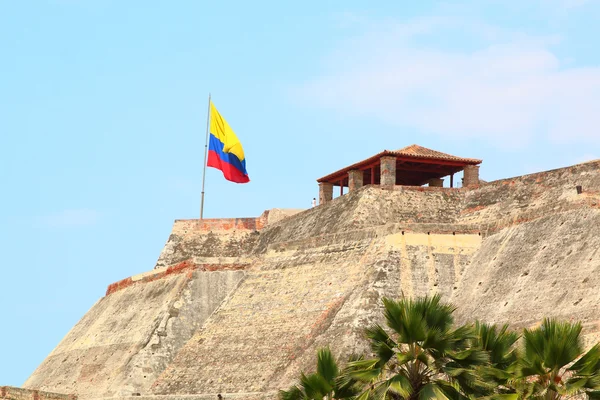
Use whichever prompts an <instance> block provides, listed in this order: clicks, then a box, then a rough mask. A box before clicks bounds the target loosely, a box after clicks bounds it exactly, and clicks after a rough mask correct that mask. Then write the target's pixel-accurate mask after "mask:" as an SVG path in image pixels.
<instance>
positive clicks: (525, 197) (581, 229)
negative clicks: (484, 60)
mask: <svg viewBox="0 0 600 400" xmlns="http://www.w3.org/2000/svg"><path fill="white" fill-rule="evenodd" d="M577 185H581V186H582V189H583V191H582V193H581V194H577V191H576V189H575V187H576V186H577ZM267 220H268V218H267V217H266V216H262V217H260V218H257V219H235V220H218V221H217V220H215V221H212V222H208V223H205V224H198V223H197V221H196V222H194V221H178V222H176V223H175V225H174V227H173V233H172V235H171V237H170V238H169V240H168V242H167V244H166V246H165V249H164V250H163V252H162V253H161V255H160V257H159V261H158V262H157V269H156V270H154V271H153V272H152V273H149V274H142V275H140V276H137V277H132V278H130V279H126V280H124V281H122V282H119V283H117V284H115V285H111V288H112V289H109V293H110V294H109V295H107V297H105V298H103V299H102V300H100V301H99V303H98V304H97V305H95V306H94V307H93V308H92V310H90V312H89V313H88V314H87V315H86V316H85V317H84V318H83V319H82V321H81V322H80V323H79V324H78V325H77V326H76V327H75V328H74V329H73V330H72V331H71V332H70V333H69V335H67V337H66V338H65V339H64V340H63V342H61V344H60V345H59V346H58V347H57V349H56V350H55V351H54V352H53V353H52V354H51V355H50V356H49V357H48V359H47V360H46V361H45V362H44V363H43V364H42V365H41V366H40V367H39V368H38V370H36V372H35V373H34V374H33V375H32V376H31V377H30V379H29V380H28V381H27V383H26V387H29V388H42V389H45V390H53V391H58V392H62V393H78V394H79V395H80V397H87V398H91V397H102V396H105V397H107V396H108V397H110V396H113V397H114V396H127V395H130V394H132V393H140V394H141V395H142V397H144V398H147V399H149V398H150V397H152V396H156V397H153V398H155V399H162V398H165V399H167V398H169V399H179V398H182V399H183V398H186V399H208V398H213V399H214V398H216V394H218V393H222V394H223V395H224V396H225V398H227V397H232V398H243V399H263V398H274V397H275V396H276V390H277V389H279V388H282V387H286V386H288V385H289V384H290V383H291V382H292V381H293V380H294V379H295V378H296V377H297V375H298V373H299V371H300V370H309V369H311V368H312V367H313V365H314V357H315V351H316V349H317V348H319V347H321V346H325V345H330V346H331V347H332V350H333V351H334V353H335V354H336V355H338V356H339V357H340V358H342V359H343V358H344V357H346V356H347V355H348V354H350V353H352V352H363V351H368V349H367V346H366V342H365V340H364V338H363V336H362V330H363V328H364V327H365V326H367V325H369V324H371V323H373V322H375V321H378V320H379V319H380V318H381V313H380V311H381V298H382V297H383V296H392V297H397V296H400V295H402V294H403V295H406V296H420V295H424V294H432V293H440V294H442V295H443V297H444V298H445V299H447V300H451V301H453V302H454V303H455V304H456V305H458V310H457V317H458V319H459V320H460V321H470V320H473V319H475V318H478V319H484V320H486V321H490V322H509V323H511V324H512V325H513V326H515V327H522V326H531V325H534V324H537V323H538V322H539V321H540V319H541V318H542V317H544V316H556V317H561V318H568V319H580V320H582V321H583V322H584V324H585V330H584V332H585V334H586V335H587V338H588V340H592V339H594V340H596V339H597V338H598V334H599V333H600V325H599V323H598V322H599V321H598V317H597V315H600V314H599V311H600V310H599V308H600V297H599V296H600V295H599V294H598V292H597V290H596V288H597V287H598V285H600V278H598V271H599V270H600V239H599V238H600V161H596V162H590V163H586V164H581V165H576V166H573V167H569V168H563V169H559V170H554V171H548V172H544V173H539V174H532V175H527V176H524V177H517V178H511V179H505V180H501V181H496V182H490V183H486V184H485V185H479V186H476V187H472V188H462V189H450V188H441V187H416V188H415V187H402V186H393V187H389V188H388V190H382V189H381V187H379V186H374V185H368V186H364V187H362V188H358V189H356V190H353V191H351V192H350V193H348V194H347V195H345V196H341V197H339V198H336V199H334V200H333V201H331V202H328V203H326V204H322V205H321V206H319V207H315V208H312V209H309V210H306V211H303V212H300V213H298V214H295V215H291V216H287V218H285V219H281V220H276V219H275V218H273V220H272V221H268V223H265V221H267ZM167 266H168V268H167ZM215 270H216V271H215ZM210 271H215V272H210ZM202 299H203V300H202ZM176 304H177V305H179V306H177V307H175V305H176ZM174 308H178V309H179V311H176V312H174V311H173V310H174ZM165 320H166V321H167V322H166V324H165V323H163V321H165ZM161 326H162V327H164V326H166V336H164V335H163V334H162V333H161V332H165V330H164V329H162V328H161ZM169 327H170V328H169ZM161 329H162V330H161ZM169 329H170V330H169ZM159 333H160V334H159ZM157 340H158V342H156V341H157ZM169 341H170V342H169ZM155 343H160V346H161V347H160V349H161V350H160V352H159V351H158V350H157V351H153V350H155V349H154V348H153V345H154V344H155ZM144 374H145V375H144ZM144 376H145V378H144ZM134 397H135V398H138V399H139V398H140V397H136V396H134Z"/></svg>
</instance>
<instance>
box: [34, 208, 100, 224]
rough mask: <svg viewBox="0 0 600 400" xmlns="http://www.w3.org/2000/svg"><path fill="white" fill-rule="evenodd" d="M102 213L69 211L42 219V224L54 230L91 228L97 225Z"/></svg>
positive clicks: (81, 210) (84, 210)
mask: <svg viewBox="0 0 600 400" xmlns="http://www.w3.org/2000/svg"><path fill="white" fill-rule="evenodd" d="M99 219H100V213H99V212H98V211H96V210H91V209H87V208H79V209H68V210H63V211H59V212H56V213H53V214H49V215H45V216H43V217H41V218H40V222H41V223H42V224H43V225H45V226H49V227H52V228H63V227H78V226H89V225H94V224H96V223H97V222H98V221H99Z"/></svg>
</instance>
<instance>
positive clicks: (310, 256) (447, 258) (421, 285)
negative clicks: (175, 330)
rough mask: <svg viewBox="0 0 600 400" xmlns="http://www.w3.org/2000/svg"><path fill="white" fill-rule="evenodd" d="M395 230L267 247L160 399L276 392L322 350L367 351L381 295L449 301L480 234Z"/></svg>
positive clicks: (183, 356)
mask: <svg viewBox="0 0 600 400" xmlns="http://www.w3.org/2000/svg"><path fill="white" fill-rule="evenodd" d="M305 213H308V212H305ZM288 224H290V225H292V226H297V225H296V224H297V222H294V221H293V218H291V219H289V220H287V221H286V222H285V223H282V224H281V225H280V226H279V228H280V229H281V230H284V231H285V230H288V229H292V228H291V227H290V226H287V225H288ZM269 229H270V228H269ZM388 229H390V228H389V227H387V226H383V227H379V226H377V227H373V228H371V229H363V230H357V231H353V232H348V233H346V234H341V233H338V234H336V235H331V236H328V240H326V241H323V242H321V243H320V244H318V245H315V244H314V243H310V244H309V243H303V242H288V243H283V244H281V245H274V246H273V247H269V248H268V250H265V254H264V255H263V256H262V257H261V258H260V261H259V262H258V263H257V264H256V265H255V266H254V267H252V268H250V269H248V270H247V271H246V273H247V276H246V279H245V280H244V281H243V282H242V283H241V284H240V286H239V287H238V289H237V290H236V291H235V292H234V293H232V295H231V296H230V297H229V298H228V300H227V301H226V302H224V303H223V305H222V306H221V307H220V308H219V309H218V310H217V311H216V313H215V314H213V315H212V316H211V317H210V318H209V319H208V320H207V321H206V324H205V325H204V326H203V327H202V329H201V330H199V331H198V332H197V333H196V335H194V337H193V338H192V339H190V340H189V341H188V343H187V344H186V345H185V346H184V347H183V348H182V349H181V350H180V352H179V353H178V355H177V356H176V358H175V360H174V361H173V363H172V364H171V365H170V366H169V368H167V370H165V372H164V373H163V374H162V375H161V376H160V377H159V379H157V381H156V382H155V384H154V385H153V392H154V393H155V394H159V395H173V394H198V393H222V394H227V395H229V394H231V393H237V394H240V393H245V392H257V391H259V392H271V391H274V390H276V389H278V388H282V387H286V386H287V385H289V384H290V383H291V382H292V381H293V380H294V379H295V378H296V377H297V376H298V373H299V371H300V370H303V369H304V370H306V369H310V368H313V364H314V354H315V352H316V349H317V348H319V347H322V346H325V345H331V346H332V349H333V350H334V352H335V354H337V355H339V356H340V357H341V358H346V357H347V356H348V355H349V354H350V353H354V352H363V351H366V350H367V344H366V342H365V341H364V339H363V336H362V335H363V329H364V327H365V326H368V325H370V324H372V323H374V322H376V321H378V319H379V318H381V315H382V314H381V312H380V311H381V309H380V308H381V298H382V297H383V296H391V297H397V296H399V295H400V294H401V293H402V292H403V291H405V290H410V291H411V293H413V294H415V295H419V294H426V293H433V292H438V291H439V292H442V293H443V294H445V295H446V296H447V297H449V296H450V295H451V294H452V290H453V287H454V286H455V284H456V282H457V280H459V279H460V277H459V275H460V272H461V271H462V270H463V269H464V268H465V266H466V265H467V264H468V260H469V259H470V257H471V256H472V254H473V252H474V251H476V249H477V248H478V246H479V243H480V241H481V236H479V235H478V234H452V233H447V234H431V233H430V234H429V235H428V234H427V233H414V232H409V231H405V233H404V235H402V233H401V231H397V232H394V231H389V230H388ZM265 231H266V229H265ZM263 232H264V231H263ZM261 235H262V233H261Z"/></svg>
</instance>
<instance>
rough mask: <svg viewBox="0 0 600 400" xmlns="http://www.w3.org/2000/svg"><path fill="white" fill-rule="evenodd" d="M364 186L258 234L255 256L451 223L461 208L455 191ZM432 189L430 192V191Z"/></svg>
mask: <svg viewBox="0 0 600 400" xmlns="http://www.w3.org/2000/svg"><path fill="white" fill-rule="evenodd" d="M422 189H428V188H416V187H415V188H403V187H396V188H395V190H382V189H380V188H379V187H378V186H371V185H368V186H364V187H362V188H360V189H358V190H355V191H353V192H350V193H348V194H346V195H344V196H341V197H338V198H335V199H334V200H333V201H331V202H328V203H326V204H322V205H319V206H318V207H315V208H312V209H310V210H307V211H305V212H302V213H301V214H297V215H294V216H292V217H289V218H287V219H286V220H285V221H283V222H280V223H276V224H273V225H269V226H267V227H266V228H265V229H264V230H262V231H261V233H260V237H259V238H258V242H257V245H256V249H255V252H256V253H261V252H264V251H266V249H267V247H268V246H271V245H274V244H276V243H284V242H285V243H287V242H292V241H296V242H297V241H302V240H307V239H314V238H319V237H322V236H325V235H332V234H337V233H344V232H350V231H355V230H359V229H365V228H370V227H375V226H384V225H387V224H394V223H408V224H410V223H413V224H416V223H433V224H444V223H453V222H455V221H456V218H457V217H458V215H459V212H460V208H461V205H462V196H463V194H462V192H460V191H458V190H422ZM430 189H434V188H430Z"/></svg>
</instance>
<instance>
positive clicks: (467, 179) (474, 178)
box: [463, 165, 479, 187]
mask: <svg viewBox="0 0 600 400" xmlns="http://www.w3.org/2000/svg"><path fill="white" fill-rule="evenodd" d="M477 185H479V165H466V166H465V169H464V180H463V186H466V187H471V186H477Z"/></svg>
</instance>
